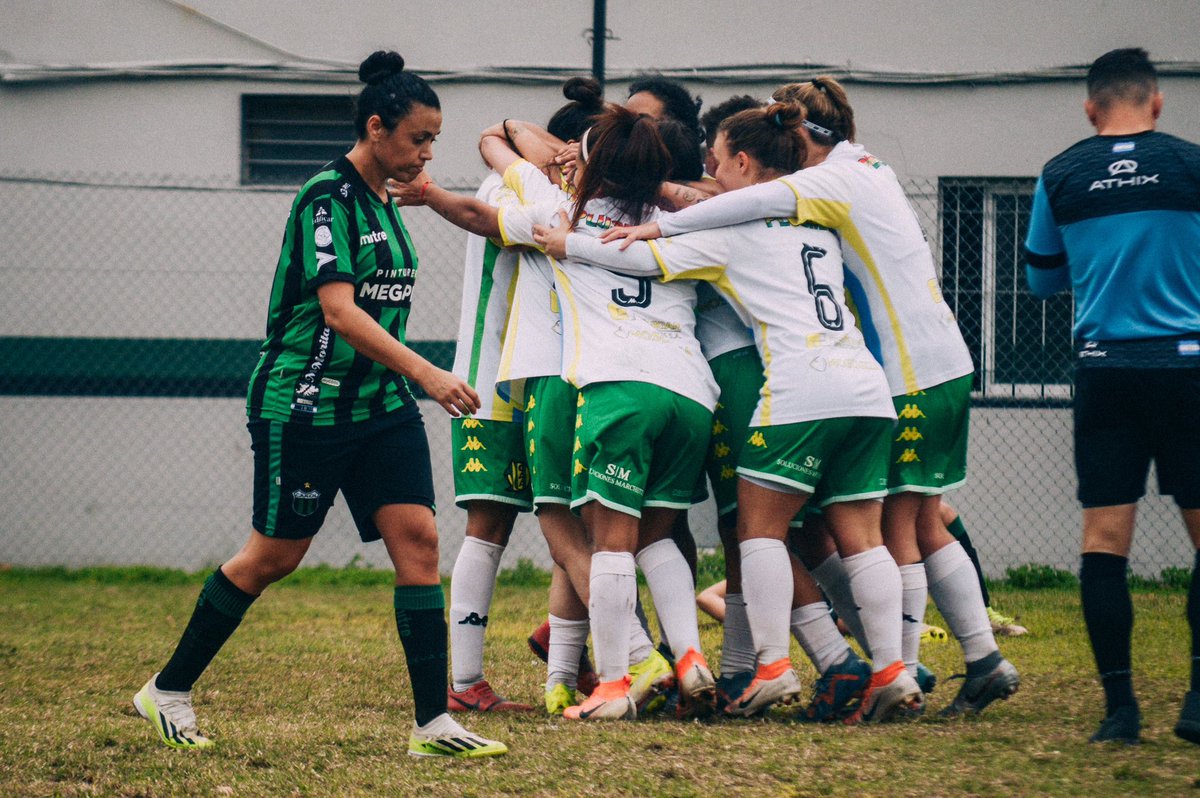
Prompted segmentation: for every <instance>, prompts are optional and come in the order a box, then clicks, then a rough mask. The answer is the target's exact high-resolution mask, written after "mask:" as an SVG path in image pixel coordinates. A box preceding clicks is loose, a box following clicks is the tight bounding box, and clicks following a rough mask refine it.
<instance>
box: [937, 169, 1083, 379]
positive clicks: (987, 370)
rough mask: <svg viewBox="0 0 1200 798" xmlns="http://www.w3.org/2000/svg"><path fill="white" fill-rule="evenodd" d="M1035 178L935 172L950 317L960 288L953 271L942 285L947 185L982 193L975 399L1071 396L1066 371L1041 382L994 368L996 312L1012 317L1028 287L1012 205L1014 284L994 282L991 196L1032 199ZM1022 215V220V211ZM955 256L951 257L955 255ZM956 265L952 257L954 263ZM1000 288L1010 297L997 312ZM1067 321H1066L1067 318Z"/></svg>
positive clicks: (1044, 317) (994, 233)
mask: <svg viewBox="0 0 1200 798" xmlns="http://www.w3.org/2000/svg"><path fill="white" fill-rule="evenodd" d="M1036 184H1037V178H1036V177H983V176H968V177H950V176H942V177H939V178H938V190H937V209H938V232H939V236H938V245H939V258H938V267H939V273H940V274H939V276H940V278H941V281H942V284H943V289H942V290H943V294H947V293H949V294H951V295H952V296H953V297H954V300H955V301H954V306H953V308H952V309H953V310H954V313H955V317H956V318H959V316H960V314H959V310H958V307H959V304H960V303H959V297H960V293H961V289H960V288H958V285H959V280H958V276H957V274H956V275H955V280H954V283H955V288H954V289H953V290H952V291H949V292H948V291H947V290H946V287H945V286H946V282H947V271H946V267H947V259H946V255H945V250H946V247H945V242H946V236H947V230H948V224H949V219H948V218H947V217H948V214H949V209H948V203H949V202H950V198H949V197H948V196H947V193H948V191H947V190H948V189H949V190H954V189H977V190H979V191H980V192H981V193H982V207H981V220H980V228H981V235H980V238H979V244H978V247H979V253H978V254H979V260H980V263H979V268H980V286H979V291H980V302H979V305H980V309H979V312H980V318H979V328H980V332H979V351H972V353H971V355H972V358H973V359H975V360H976V366H977V371H976V374H977V376H978V379H977V384H976V385H975V386H974V387H973V389H972V392H971V395H972V397H973V398H975V399H982V400H1001V401H1022V400H1024V401H1030V400H1069V399H1071V398H1072V397H1073V396H1074V384H1073V382H1072V381H1071V380H1070V377H1069V376H1067V377H1066V379H1065V381H1061V382H1060V381H1052V378H1053V375H1047V377H1048V379H1047V380H1045V381H1042V382H1028V381H1017V380H1004V381H1002V380H999V379H997V377H996V372H997V350H998V349H999V347H998V346H997V338H996V336H997V333H998V331H999V330H998V326H999V325H1000V324H1001V323H1002V322H1003V320H1004V319H1001V318H998V317H999V316H1001V315H1004V318H1005V319H1008V320H1010V321H1011V320H1013V319H1015V318H1016V316H1017V314H1018V313H1019V308H1018V305H1017V298H1018V295H1019V293H1020V292H1021V291H1022V290H1023V291H1025V292H1028V288H1027V287H1026V286H1025V285H1024V280H1023V275H1024V267H1025V263H1024V257H1023V253H1024V237H1023V236H1020V235H1018V233H1019V231H1020V224H1021V221H1022V218H1021V213H1020V212H1019V211H1018V212H1017V213H1014V214H1013V224H1014V225H1015V226H1014V227H1013V228H1012V229H1011V235H1010V240H1012V242H1013V246H1012V248H1011V251H1012V258H1013V263H1012V264H1011V266H1012V269H1011V271H1012V274H1013V279H1014V281H1015V285H1013V286H1011V287H1010V288H1009V289H1004V288H1003V287H1002V286H1000V285H999V280H1000V277H999V276H998V271H997V265H998V257H999V253H998V252H997V249H998V247H997V236H998V235H999V233H1000V230H999V229H998V226H999V225H1000V223H1001V221H1000V219H999V218H998V217H999V214H998V209H997V197H999V196H1014V197H1022V196H1025V197H1029V198H1030V199H1032V197H1033V192H1034V188H1035V186H1036ZM1025 221H1026V222H1027V221H1028V217H1027V216H1026V218H1025ZM961 230H962V225H961V222H960V223H959V224H958V225H957V227H956V232H957V233H958V235H959V238H958V242H957V243H956V246H955V251H956V253H958V252H961V247H962V241H963V239H962V237H961ZM956 260H957V258H956ZM960 268H962V267H961V266H959V265H958V264H957V263H956V264H955V269H956V270H957V269H960ZM1001 290H1011V292H1012V301H1011V303H1010V307H1009V309H1008V310H1007V313H1006V314H1001V313H1000V312H999V311H998V309H997V303H998V302H999V301H1000V300H1001V297H1000V295H999V292H1000V291H1001ZM1069 301H1070V306H1069V318H1073V317H1074V312H1075V305H1074V296H1073V295H1072V296H1071V298H1070V300H1069ZM1040 307H1041V331H1042V335H1043V341H1044V340H1045V337H1044V336H1045V335H1046V333H1047V325H1048V323H1049V320H1048V318H1047V301H1042V302H1040ZM1068 323H1069V322H1068Z"/></svg>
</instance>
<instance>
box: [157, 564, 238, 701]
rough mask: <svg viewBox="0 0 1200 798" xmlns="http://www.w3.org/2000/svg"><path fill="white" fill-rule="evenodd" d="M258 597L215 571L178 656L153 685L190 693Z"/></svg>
mask: <svg viewBox="0 0 1200 798" xmlns="http://www.w3.org/2000/svg"><path fill="white" fill-rule="evenodd" d="M256 598H258V596H254V595H251V594H249V593H246V592H245V591H243V590H241V589H240V588H239V587H238V586H237V585H235V584H234V583H233V582H230V581H229V577H227V576H225V574H224V573H222V571H221V569H220V568H218V569H217V570H215V571H213V573H212V574H211V575H210V576H209V577H208V579H207V580H206V581H205V583H204V587H203V588H201V590H200V597H199V598H198V599H197V600H196V609H195V610H193V611H192V617H191V620H189V621H188V625H187V627H186V628H185V629H184V630H183V636H182V637H181V638H180V640H179V645H178V646H176V647H175V653H174V654H172V655H171V659H170V661H169V662H167V664H166V667H164V668H163V669H162V673H160V674H158V679H157V680H156V681H155V683H154V686H155V687H157V688H158V689H159V690H171V691H178V692H187V691H188V690H191V689H192V685H194V684H195V683H196V680H197V679H199V678H200V674H202V673H204V669H205V668H207V667H208V664H209V663H210V662H212V660H213V657H215V656H216V655H217V652H218V651H220V650H221V646H223V645H225V641H226V640H228V639H229V637H230V635H232V634H233V631H234V630H235V629H237V628H238V624H240V623H241V622H242V616H244V615H245V614H246V610H247V609H249V608H250V605H251V604H253V603H254V600H255V599H256Z"/></svg>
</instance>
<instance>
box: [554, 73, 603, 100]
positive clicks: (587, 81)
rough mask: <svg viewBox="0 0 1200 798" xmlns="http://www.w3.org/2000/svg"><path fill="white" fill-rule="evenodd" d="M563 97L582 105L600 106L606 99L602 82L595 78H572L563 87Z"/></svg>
mask: <svg viewBox="0 0 1200 798" xmlns="http://www.w3.org/2000/svg"><path fill="white" fill-rule="evenodd" d="M562 93H563V96H564V97H566V98H567V99H568V100H574V101H575V102H577V103H579V104H580V105H586V106H598V105H600V104H601V103H602V101H603V99H604V93H603V90H602V89H601V88H600V81H598V80H596V79H595V78H571V79H570V80H568V81H567V82H566V83H564V84H563V87H562Z"/></svg>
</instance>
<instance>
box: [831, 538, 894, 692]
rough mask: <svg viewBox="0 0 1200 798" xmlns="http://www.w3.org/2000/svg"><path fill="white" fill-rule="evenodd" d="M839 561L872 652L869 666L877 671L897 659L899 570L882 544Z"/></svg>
mask: <svg viewBox="0 0 1200 798" xmlns="http://www.w3.org/2000/svg"><path fill="white" fill-rule="evenodd" d="M842 563H843V564H844V565H845V566H846V574H847V576H849V578H850V590H851V591H852V592H853V594H854V602H855V604H857V605H858V617H859V618H861V619H862V625H863V633H864V634H865V635H866V637H867V640H868V641H869V644H870V646H871V652H872V654H873V655H874V656H873V658H872V661H871V667H872V668H873V669H874V670H875V672H876V673H878V672H879V671H881V670H883V669H884V668H886V667H887V666H889V665H891V664H892V663H893V662H896V661H897V660H899V659H900V608H901V604H902V595H901V594H902V593H903V587H902V586H901V584H900V569H899V568H898V567H897V566H896V561H895V560H893V559H892V555H891V554H889V553H888V550H887V548H886V547H884V546H876V547H875V548H873V549H867V550H866V551H864V552H862V553H861V554H855V555H853V556H851V557H844V558H843V559H842Z"/></svg>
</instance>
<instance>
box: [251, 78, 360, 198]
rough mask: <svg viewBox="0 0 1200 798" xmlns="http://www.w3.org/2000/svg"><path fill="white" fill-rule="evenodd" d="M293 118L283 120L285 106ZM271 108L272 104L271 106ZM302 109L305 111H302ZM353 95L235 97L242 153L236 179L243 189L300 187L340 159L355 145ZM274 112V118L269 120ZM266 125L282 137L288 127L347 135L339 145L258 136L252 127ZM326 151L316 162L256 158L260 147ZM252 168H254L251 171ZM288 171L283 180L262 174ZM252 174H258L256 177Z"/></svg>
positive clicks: (315, 139) (333, 140) (316, 138)
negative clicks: (291, 171) (290, 147)
mask: <svg viewBox="0 0 1200 798" xmlns="http://www.w3.org/2000/svg"><path fill="white" fill-rule="evenodd" d="M288 105H291V106H292V109H290V110H291V112H292V113H294V114H295V115H294V116H293V117H288V116H287V113H288V110H289V109H287V106H288ZM272 106H275V107H274V108H272ZM306 106H307V107H306ZM353 108H354V97H353V96H352V95H349V94H335V93H329V92H326V93H295V94H291V93H276V92H266V93H259V92H248V93H243V94H241V95H240V98H239V112H240V116H241V119H240V126H239V127H240V136H241V141H240V145H241V151H240V162H239V180H240V183H241V185H244V186H262V187H289V188H295V187H296V186H299V185H303V183H304V182H305V181H306V180H308V178H310V177H312V176H313V175H314V174H316V173H317V172H318V171H319V170H320V168H321V167H322V166H324V165H325V164H326V163H329V162H330V161H332V160H333V159H334V158H336V157H338V156H339V155H344V154H345V153H346V152H348V151H349V150H350V148H351V147H352V146H353V145H354V141H355V138H356V136H355V134H354V122H353V118H352V113H353ZM271 113H274V114H276V116H271V115H270V114H271ZM262 126H271V127H273V128H275V129H276V131H278V129H280V128H282V129H283V130H284V131H285V133H286V132H287V131H288V128H291V129H292V130H296V131H301V130H303V129H304V128H305V127H308V128H314V127H316V128H318V129H319V128H320V127H326V128H329V129H331V130H334V131H337V130H338V129H340V128H343V127H344V128H345V129H346V130H348V131H349V140H348V141H342V140H341V139H340V138H333V137H329V136H326V137H321V136H312V137H303V136H300V135H297V136H294V137H289V136H287V135H282V136H281V135H275V136H263V135H258V134H257V128H260V127H262ZM289 146H293V147H309V148H323V147H328V153H322V155H321V156H320V157H317V158H307V157H306V158H296V157H291V158H287V157H282V158H269V157H263V156H262V155H261V154H256V151H258V150H259V148H263V147H266V148H270V147H279V148H286V147H289ZM256 165H257V166H258V169H256ZM272 168H275V169H282V168H292V169H294V174H291V175H288V176H287V177H286V178H280V177H279V176H278V175H266V176H263V175H262V174H261V171H262V170H269V169H272ZM256 172H259V174H258V175H257V176H256Z"/></svg>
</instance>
